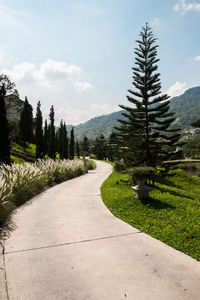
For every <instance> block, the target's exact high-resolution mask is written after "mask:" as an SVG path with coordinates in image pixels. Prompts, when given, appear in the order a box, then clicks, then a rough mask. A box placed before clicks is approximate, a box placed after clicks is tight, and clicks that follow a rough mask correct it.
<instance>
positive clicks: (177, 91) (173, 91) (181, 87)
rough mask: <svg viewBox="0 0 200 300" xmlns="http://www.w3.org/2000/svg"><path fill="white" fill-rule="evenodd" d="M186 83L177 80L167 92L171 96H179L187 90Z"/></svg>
mask: <svg viewBox="0 0 200 300" xmlns="http://www.w3.org/2000/svg"><path fill="white" fill-rule="evenodd" d="M186 89H187V88H186V83H185V82H184V83H181V82H176V83H175V84H173V85H172V86H171V87H170V88H169V89H168V90H167V92H166V93H167V94H168V95H169V96H171V97H175V96H179V95H181V94H183V93H184V92H185V91H186Z"/></svg>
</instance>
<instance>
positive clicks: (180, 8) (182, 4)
mask: <svg viewBox="0 0 200 300" xmlns="http://www.w3.org/2000/svg"><path fill="white" fill-rule="evenodd" d="M174 10H175V11H177V12H180V13H181V14H182V15H183V14H185V13H186V12H188V11H200V3H198V2H195V1H194V2H188V3H187V2H186V1H185V0H179V2H177V3H176V4H175V6H174Z"/></svg>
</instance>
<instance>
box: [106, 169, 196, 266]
mask: <svg viewBox="0 0 200 300" xmlns="http://www.w3.org/2000/svg"><path fill="white" fill-rule="evenodd" d="M121 179H122V180H126V179H128V176H127V175H126V174H122V173H118V172H116V171H114V172H113V173H112V174H111V175H110V176H109V178H108V179H107V180H106V181H105V182H104V183H103V185H102V187H101V194H102V199H103V201H104V203H105V204H106V206H107V207H108V208H109V209H110V210H111V212H112V213H113V214H114V215H115V216H116V217H118V218H120V219H122V220H123V221H125V222H127V223H129V224H130V225H132V226H134V227H136V228H137V229H139V230H141V231H143V232H145V233H147V234H149V235H151V236H152V237H154V238H156V239H158V240H160V241H162V242H164V243H166V244H168V245H170V246H171V247H173V248H176V249H177V250H180V251H182V252H184V253H186V254H188V255H190V256H192V257H193V258H195V259H197V260H200V225H199V220H200V178H199V177H197V176H195V177H192V176H190V175H188V174H187V173H185V172H184V171H183V170H180V169H177V170H171V171H170V172H169V174H168V175H167V176H165V177H160V178H158V180H157V182H156V183H155V188H153V189H152V190H151V192H150V197H149V199H148V200H145V201H141V200H138V199H136V198H135V197H134V193H133V190H132V188H131V186H130V185H128V184H126V183H124V182H121V181H120V180H121Z"/></svg>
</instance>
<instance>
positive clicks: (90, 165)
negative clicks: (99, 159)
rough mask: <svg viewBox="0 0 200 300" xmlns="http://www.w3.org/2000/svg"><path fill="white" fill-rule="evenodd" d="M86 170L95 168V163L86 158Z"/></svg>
mask: <svg viewBox="0 0 200 300" xmlns="http://www.w3.org/2000/svg"><path fill="white" fill-rule="evenodd" d="M86 162H87V166H88V170H93V169H95V168H96V166H97V165H96V163H95V162H94V161H93V160H91V159H86Z"/></svg>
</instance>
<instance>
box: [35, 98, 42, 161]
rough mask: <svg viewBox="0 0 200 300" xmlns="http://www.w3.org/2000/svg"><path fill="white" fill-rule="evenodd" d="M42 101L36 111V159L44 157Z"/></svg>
mask: <svg viewBox="0 0 200 300" xmlns="http://www.w3.org/2000/svg"><path fill="white" fill-rule="evenodd" d="M40 108H41V104H40V101H39V102H38V104H37V109H36V126H35V144H36V158H42V157H43V156H44V138H43V129H42V112H41V109H40Z"/></svg>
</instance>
